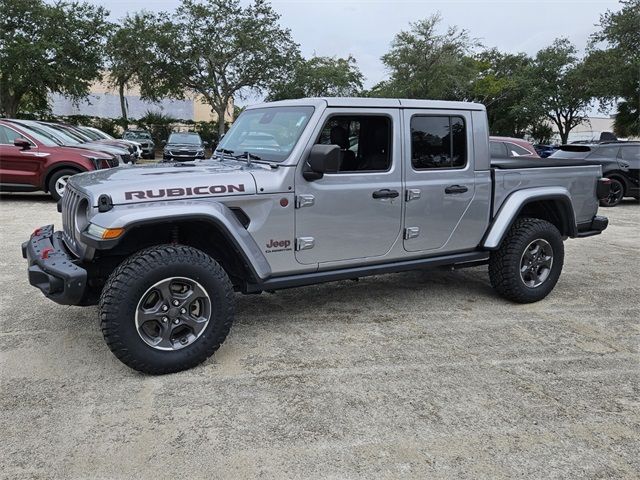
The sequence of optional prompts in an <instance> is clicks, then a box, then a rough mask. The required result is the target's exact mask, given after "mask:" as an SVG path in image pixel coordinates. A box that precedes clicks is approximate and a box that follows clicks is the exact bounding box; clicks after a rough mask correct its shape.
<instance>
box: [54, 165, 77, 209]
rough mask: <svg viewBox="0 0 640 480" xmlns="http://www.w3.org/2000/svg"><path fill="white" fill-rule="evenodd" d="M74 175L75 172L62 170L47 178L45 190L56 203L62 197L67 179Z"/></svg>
mask: <svg viewBox="0 0 640 480" xmlns="http://www.w3.org/2000/svg"><path fill="white" fill-rule="evenodd" d="M76 173H78V171H77V170H73V169H70V168H64V169H62V170H58V171H57V172H55V173H54V174H53V175H51V178H49V183H48V185H47V189H48V190H49V194H50V195H51V196H52V197H53V199H54V200H55V201H56V202H57V201H58V200H60V199H61V198H62V196H63V195H64V190H65V188H66V187H67V181H68V180H69V178H71V177H72V176H73V175H75V174H76Z"/></svg>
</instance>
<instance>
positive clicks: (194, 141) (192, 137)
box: [167, 133, 202, 145]
mask: <svg viewBox="0 0 640 480" xmlns="http://www.w3.org/2000/svg"><path fill="white" fill-rule="evenodd" d="M167 143H184V144H187V145H200V144H201V143H202V140H200V135H198V134H197V133H172V134H171V135H169V141H168V142H167Z"/></svg>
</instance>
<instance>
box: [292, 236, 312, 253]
mask: <svg viewBox="0 0 640 480" xmlns="http://www.w3.org/2000/svg"><path fill="white" fill-rule="evenodd" d="M314 245H315V239H314V238H313V237H298V238H296V250H309V249H310V248H313V246H314Z"/></svg>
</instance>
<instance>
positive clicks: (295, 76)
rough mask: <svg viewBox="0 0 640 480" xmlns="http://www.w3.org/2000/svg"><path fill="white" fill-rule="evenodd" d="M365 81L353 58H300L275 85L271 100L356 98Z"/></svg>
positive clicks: (272, 89)
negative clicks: (325, 97)
mask: <svg viewBox="0 0 640 480" xmlns="http://www.w3.org/2000/svg"><path fill="white" fill-rule="evenodd" d="M363 81H364V76H363V75H362V72H360V69H359V68H358V66H357V63H356V59H355V58H353V57H352V56H348V57H347V58H336V57H312V58H310V59H308V60H307V59H304V58H299V59H298V60H297V61H296V62H295V63H294V64H293V67H292V69H291V72H290V73H289V74H288V75H286V76H285V77H284V78H282V79H280V80H276V81H275V82H274V83H273V84H272V85H271V87H270V88H269V95H268V96H267V99H268V100H269V101H274V100H285V99H288V98H304V97H324V96H327V97H353V96H358V95H359V94H360V92H361V91H362V85H363Z"/></svg>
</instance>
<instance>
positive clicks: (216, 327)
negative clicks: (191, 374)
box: [99, 245, 234, 375]
mask: <svg viewBox="0 0 640 480" xmlns="http://www.w3.org/2000/svg"><path fill="white" fill-rule="evenodd" d="M170 277H185V278H189V279H191V280H194V281H196V282H198V283H199V284H200V285H201V286H202V287H203V288H204V289H205V290H206V292H207V294H208V296H209V298H210V300H211V316H210V320H209V323H208V324H207V325H206V327H205V328H204V330H203V332H202V333H201V334H200V336H199V337H198V338H197V339H196V340H195V341H194V342H193V343H191V344H190V345H188V346H186V347H184V348H182V349H180V350H169V351H161V350H157V349H154V348H153V347H151V346H149V345H148V344H147V343H145V342H144V341H143V340H142V338H141V336H140V335H139V333H138V330H137V328H136V324H135V318H136V317H135V315H136V311H137V308H138V302H139V301H140V299H141V298H142V296H143V295H144V294H145V292H147V291H148V289H149V288H150V287H151V286H152V285H155V284H156V283H157V282H160V281H162V280H163V279H167V278H170ZM99 308H100V321H101V329H102V333H103V335H104V339H105V341H106V343H107V345H108V346H109V348H110V349H111V351H112V352H113V353H114V355H115V356H116V357H118V359H119V360H120V361H122V362H123V363H124V364H126V365H128V366H129V367H131V368H133V369H134V370H138V371H139V372H143V373H149V374H154V375H161V374H166V373H173V372H179V371H181V370H186V369H189V368H192V367H194V366H196V365H199V364H200V363H202V362H204V361H205V360H206V359H207V358H209V357H210V356H211V355H213V353H214V352H215V351H216V350H217V349H218V348H219V347H220V345H221V344H222V342H224V340H225V338H226V337H227V334H228V333H229V330H230V329H231V324H232V322H233V317H234V293H233V287H232V285H231V282H230V281H229V277H228V276H227V274H226V272H225V271H224V269H223V268H222V267H221V266H220V265H219V264H218V263H217V262H216V261H215V260H214V259H213V258H211V257H210V256H208V255H206V254H205V253H204V252H202V251H200V250H198V249H195V248H192V247H187V246H182V245H175V246H174V245H160V246H155V247H151V248H147V249H145V250H141V251H140V252H138V253H135V254H133V255H132V256H131V257H129V258H128V259H127V260H125V261H124V262H123V263H122V264H121V265H120V266H118V267H117V268H116V269H115V271H114V272H113V273H112V274H111V276H110V277H109V279H108V280H107V282H106V284H105V286H104V288H103V290H102V294H101V296H100V301H99Z"/></svg>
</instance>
